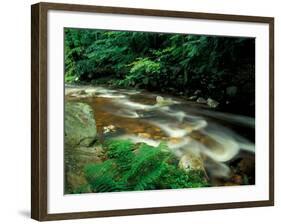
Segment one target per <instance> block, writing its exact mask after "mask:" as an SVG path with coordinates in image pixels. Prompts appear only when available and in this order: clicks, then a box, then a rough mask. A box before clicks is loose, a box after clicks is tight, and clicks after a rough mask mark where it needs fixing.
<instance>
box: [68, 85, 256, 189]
mask: <svg viewBox="0 0 281 224" xmlns="http://www.w3.org/2000/svg"><path fill="white" fill-rule="evenodd" d="M65 94H66V100H74V101H79V102H86V103H88V104H90V105H91V106H92V108H93V110H94V116H95V120H96V125H97V131H98V136H99V139H100V141H103V140H105V139H110V138H111V139H112V138H114V139H130V140H131V141H133V142H135V143H139V142H145V143H146V144H148V145H151V146H157V145H159V144H160V143H161V142H162V141H165V142H166V143H167V145H168V147H169V149H170V150H171V151H172V152H173V153H174V154H175V155H176V156H177V157H178V158H179V159H180V158H182V157H183V156H184V155H185V154H187V153H189V152H192V153H193V154H196V155H200V156H201V157H202V158H203V160H204V169H205V170H206V173H207V175H208V177H209V178H210V179H211V182H212V184H213V185H236V184H241V181H240V180H241V178H242V177H243V173H241V172H246V173H247V182H249V184H254V175H255V174H254V166H255V164H254V163H255V145H254V139H255V120H254V118H251V117H245V116H241V115H234V114H228V113H222V112H217V111H215V110H212V109H209V108H208V107H207V106H206V105H202V104H198V103H195V102H191V101H187V100H185V99H183V98H177V97H174V96H169V95H164V94H156V93H150V92H147V91H144V90H134V89H110V88H106V87H101V86H66V92H65ZM241 164H242V165H241ZM238 166H239V169H238V168H237V167H238ZM241 166H242V167H241ZM245 167H246V168H245ZM237 170H239V171H237ZM241 170H242V171H241ZM237 173H238V174H237ZM237 179H238V181H237Z"/></svg>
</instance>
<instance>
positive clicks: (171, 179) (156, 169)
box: [78, 140, 208, 193]
mask: <svg viewBox="0 0 281 224" xmlns="http://www.w3.org/2000/svg"><path fill="white" fill-rule="evenodd" d="M105 147H106V149H107V157H108V160H106V161H105V162H103V163H100V164H90V165H87V166H86V167H85V170H84V171H85V177H86V179H87V181H88V183H89V185H90V187H91V191H92V192H114V191H131V190H153V189H178V188H189V187H205V186H208V183H207V181H206V180H205V177H204V174H203V172H200V171H189V172H186V171H185V170H182V169H180V168H179V167H178V166H177V164H178V161H177V160H176V158H175V157H174V156H173V155H172V154H171V153H170V152H169V151H168V148H167V146H166V145H165V144H160V145H159V146H158V147H152V146H149V145H146V144H144V143H143V144H137V145H134V144H133V143H131V142H130V141H128V140H122V141H120V140H119V141H109V142H107V143H106V144H105ZM81 189H82V190H83V188H81ZM81 189H79V190H78V191H79V193H80V191H81Z"/></svg>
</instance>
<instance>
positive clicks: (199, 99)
mask: <svg viewBox="0 0 281 224" xmlns="http://www.w3.org/2000/svg"><path fill="white" fill-rule="evenodd" d="M196 102H197V103H207V100H205V99H204V98H203V97H199V98H198V99H197V100H196Z"/></svg>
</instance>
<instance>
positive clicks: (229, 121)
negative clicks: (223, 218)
mask: <svg viewBox="0 0 281 224" xmlns="http://www.w3.org/2000/svg"><path fill="white" fill-rule="evenodd" d="M31 25H32V49H31V50H32V51H31V57H32V66H31V70H32V74H31V75H32V94H31V95H32V209H31V210H32V212H31V216H32V218H34V219H36V220H40V221H44V220H57V219H73V218H89V217H106V216H122V215H138V214H153V213H166V212H185V211H198V210H210V209H224V208H242V207H255V206H272V205H273V204H274V151H273V144H274V143H273V142H274V126H273V123H274V104H273V101H274V98H273V97H274V95H273V94H274V89H273V88H274V74H273V72H274V19H273V18H270V17H256V16H240V15H239V16H238V15H222V14H209V13H195V12H182V11H163V10H150V9H136V8H116V7H103V6H89V5H71V4H57V3H38V4H35V5H32V24H31Z"/></svg>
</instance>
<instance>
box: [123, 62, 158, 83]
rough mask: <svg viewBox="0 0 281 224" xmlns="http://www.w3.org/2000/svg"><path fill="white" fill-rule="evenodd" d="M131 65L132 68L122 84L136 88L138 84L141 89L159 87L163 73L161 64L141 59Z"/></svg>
mask: <svg viewBox="0 0 281 224" xmlns="http://www.w3.org/2000/svg"><path fill="white" fill-rule="evenodd" d="M130 65H131V66H132V67H131V69H130V71H129V73H128V75H126V76H125V79H124V80H123V82H121V84H123V85H124V86H135V85H137V84H138V85H139V86H140V87H146V86H149V85H152V86H156V85H157V80H158V79H159V77H160V76H159V74H160V72H161V64H160V63H159V62H155V61H152V60H150V59H149V58H139V59H137V61H134V62H133V63H131V64H130Z"/></svg>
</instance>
